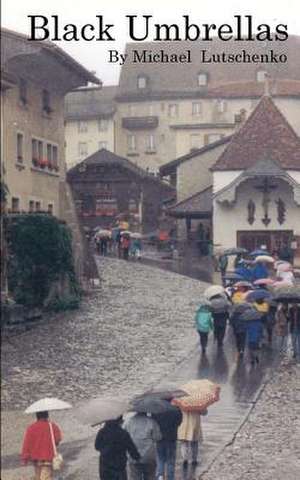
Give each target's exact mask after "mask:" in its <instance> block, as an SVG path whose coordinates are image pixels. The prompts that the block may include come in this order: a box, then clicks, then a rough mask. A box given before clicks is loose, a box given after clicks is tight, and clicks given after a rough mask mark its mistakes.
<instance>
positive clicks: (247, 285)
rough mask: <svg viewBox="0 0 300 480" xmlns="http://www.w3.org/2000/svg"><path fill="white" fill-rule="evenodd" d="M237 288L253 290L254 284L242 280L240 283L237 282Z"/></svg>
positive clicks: (235, 285)
mask: <svg viewBox="0 0 300 480" xmlns="http://www.w3.org/2000/svg"><path fill="white" fill-rule="evenodd" d="M234 287H235V288H253V287H252V283H250V282H247V281H246V280H241V281H240V282H237V283H235V284H234Z"/></svg>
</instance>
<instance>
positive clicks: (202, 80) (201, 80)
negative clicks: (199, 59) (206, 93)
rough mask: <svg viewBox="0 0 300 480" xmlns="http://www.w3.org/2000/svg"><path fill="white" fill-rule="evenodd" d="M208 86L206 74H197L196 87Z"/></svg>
mask: <svg viewBox="0 0 300 480" xmlns="http://www.w3.org/2000/svg"><path fill="white" fill-rule="evenodd" d="M207 84H208V75H207V73H203V72H202V73H201V72H200V73H198V87H205V86H206V85H207Z"/></svg>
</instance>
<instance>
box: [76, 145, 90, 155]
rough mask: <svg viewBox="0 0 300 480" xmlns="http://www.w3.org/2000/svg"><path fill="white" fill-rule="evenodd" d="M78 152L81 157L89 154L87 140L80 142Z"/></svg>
mask: <svg viewBox="0 0 300 480" xmlns="http://www.w3.org/2000/svg"><path fill="white" fill-rule="evenodd" d="M78 153H79V156H80V157H86V156H87V154H88V146H87V143H85V142H79V143H78Z"/></svg>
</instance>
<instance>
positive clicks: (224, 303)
mask: <svg viewBox="0 0 300 480" xmlns="http://www.w3.org/2000/svg"><path fill="white" fill-rule="evenodd" d="M210 309H211V311H212V312H213V313H223V312H227V311H228V309H229V302H228V300H227V299H225V298H222V297H220V298H212V299H211V301H210Z"/></svg>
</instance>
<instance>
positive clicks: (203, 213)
mask: <svg viewBox="0 0 300 480" xmlns="http://www.w3.org/2000/svg"><path fill="white" fill-rule="evenodd" d="M212 206H213V202H212V186H209V187H207V188H206V189H205V190H202V191H201V192H197V193H195V194H194V195H192V196H191V197H188V198H186V199H185V200H182V201H181V202H179V203H177V204H176V205H175V206H174V207H172V208H170V209H169V210H168V211H167V213H168V215H170V216H172V217H176V218H191V219H193V218H195V219H196V218H198V219H210V218H212Z"/></svg>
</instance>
